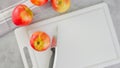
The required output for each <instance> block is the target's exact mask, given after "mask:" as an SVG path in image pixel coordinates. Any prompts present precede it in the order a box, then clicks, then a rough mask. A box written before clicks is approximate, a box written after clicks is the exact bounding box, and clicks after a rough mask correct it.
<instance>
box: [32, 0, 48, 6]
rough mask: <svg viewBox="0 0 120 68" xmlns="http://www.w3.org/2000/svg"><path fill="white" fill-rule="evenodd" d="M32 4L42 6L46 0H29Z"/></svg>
mask: <svg viewBox="0 0 120 68" xmlns="http://www.w3.org/2000/svg"><path fill="white" fill-rule="evenodd" d="M30 1H31V3H32V4H34V5H36V6H42V5H44V4H46V3H47V2H48V0H30Z"/></svg>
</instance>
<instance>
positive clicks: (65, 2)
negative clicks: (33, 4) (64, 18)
mask: <svg viewBox="0 0 120 68" xmlns="http://www.w3.org/2000/svg"><path fill="white" fill-rule="evenodd" d="M51 3H52V7H53V9H54V10H55V11H57V12H59V13H64V12H66V11H67V10H68V9H69V8H70V4H71V2H70V0H51Z"/></svg>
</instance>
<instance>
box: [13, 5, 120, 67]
mask: <svg viewBox="0 0 120 68" xmlns="http://www.w3.org/2000/svg"><path fill="white" fill-rule="evenodd" d="M57 26H58V42H57V51H56V55H55V63H54V68H104V67H106V66H109V65H112V64H116V63H119V61H120V47H119V43H118V40H117V37H116V33H115V30H114V27H113V23H112V21H111V17H110V14H109V11H108V7H107V5H106V4H105V3H101V4H98V5H95V6H91V7H88V8H85V9H82V10H78V11H75V12H71V13H68V14H64V15H61V16H58V17H55V18H51V19H48V20H45V21H41V22H38V23H36V24H33V25H30V26H27V27H21V28H18V29H16V30H15V35H16V38H17V42H18V46H19V49H20V53H21V56H22V59H23V62H24V66H25V68H29V66H32V67H31V68H48V66H49V59H50V56H51V51H50V50H49V49H48V50H47V51H45V52H37V51H34V50H33V49H32V48H31V47H30V44H29V38H30V36H31V34H32V33H33V32H35V31H38V30H40V31H45V32H46V33H48V34H49V36H50V38H52V36H53V35H54V33H55V31H56V28H57ZM71 38H72V39H71ZM78 42H79V43H78ZM74 45H75V46H74ZM24 48H28V52H29V53H30V59H31V60H30V59H29V60H27V59H26V57H25V55H26V54H25V53H24ZM27 61H28V62H27ZM29 61H32V62H31V63H30V62H29Z"/></svg>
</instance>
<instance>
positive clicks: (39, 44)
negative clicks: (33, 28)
mask: <svg viewBox="0 0 120 68" xmlns="http://www.w3.org/2000/svg"><path fill="white" fill-rule="evenodd" d="M30 44H31V46H32V48H33V49H35V50H36V51H45V50H47V49H48V48H49V46H50V37H49V36H48V35H47V34H46V33H45V32H41V31H37V32H35V33H33V34H32V36H31V38H30Z"/></svg>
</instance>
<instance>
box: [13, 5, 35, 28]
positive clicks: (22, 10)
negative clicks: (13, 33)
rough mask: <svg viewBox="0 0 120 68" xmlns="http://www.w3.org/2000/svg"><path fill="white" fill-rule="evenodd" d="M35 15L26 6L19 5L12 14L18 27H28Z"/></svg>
mask: <svg viewBox="0 0 120 68" xmlns="http://www.w3.org/2000/svg"><path fill="white" fill-rule="evenodd" d="M32 19H33V13H32V11H31V10H30V8H28V7H27V6H26V5H24V4H19V5H17V6H16V7H15V8H14V10H13V12H12V21H13V23H14V24H15V25H17V26H26V25H28V24H30V23H31V22H32Z"/></svg>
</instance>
